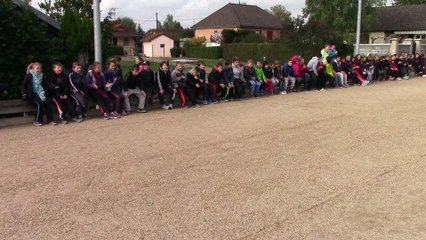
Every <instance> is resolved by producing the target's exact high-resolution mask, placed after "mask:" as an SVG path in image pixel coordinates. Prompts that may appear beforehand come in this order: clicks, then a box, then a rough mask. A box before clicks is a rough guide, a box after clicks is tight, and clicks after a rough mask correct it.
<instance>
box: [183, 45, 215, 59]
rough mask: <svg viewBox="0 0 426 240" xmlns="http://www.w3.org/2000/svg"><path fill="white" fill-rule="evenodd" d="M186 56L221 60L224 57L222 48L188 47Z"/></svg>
mask: <svg viewBox="0 0 426 240" xmlns="http://www.w3.org/2000/svg"><path fill="white" fill-rule="evenodd" d="M185 56H186V57H190V58H205V59H219V58H222V57H223V48H222V47H187V48H185Z"/></svg>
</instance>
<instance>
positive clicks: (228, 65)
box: [223, 62, 235, 102]
mask: <svg viewBox="0 0 426 240" xmlns="http://www.w3.org/2000/svg"><path fill="white" fill-rule="evenodd" d="M223 80H224V81H225V85H226V95H225V98H224V100H225V102H227V101H230V100H231V99H232V98H233V97H234V94H235V86H234V70H233V68H232V62H225V67H224V68H223Z"/></svg>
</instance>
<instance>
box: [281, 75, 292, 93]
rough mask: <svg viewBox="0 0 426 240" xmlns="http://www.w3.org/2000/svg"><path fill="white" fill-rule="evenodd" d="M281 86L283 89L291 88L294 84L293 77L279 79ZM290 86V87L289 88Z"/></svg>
mask: <svg viewBox="0 0 426 240" xmlns="http://www.w3.org/2000/svg"><path fill="white" fill-rule="evenodd" d="M281 84H282V86H281V87H280V89H281V90H283V91H288V90H290V91H291V90H293V88H294V86H295V85H296V78H295V77H285V78H284V80H282V81H281ZM289 88H290V89H289Z"/></svg>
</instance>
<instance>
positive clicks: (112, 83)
mask: <svg viewBox="0 0 426 240" xmlns="http://www.w3.org/2000/svg"><path fill="white" fill-rule="evenodd" d="M107 67H108V68H107V70H105V72H104V79H103V80H104V81H103V82H102V86H103V87H104V90H105V92H106V93H107V95H108V96H109V98H110V100H111V102H112V103H113V105H112V115H113V116H114V117H116V118H120V117H121V116H125V115H127V113H126V111H125V110H124V108H125V106H124V95H123V89H122V87H123V79H122V76H121V74H120V72H119V71H118V70H117V68H116V64H115V61H114V59H111V60H109V61H108V63H107Z"/></svg>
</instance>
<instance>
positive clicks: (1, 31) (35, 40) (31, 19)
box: [0, 1, 63, 98]
mask: <svg viewBox="0 0 426 240" xmlns="http://www.w3.org/2000/svg"><path fill="white" fill-rule="evenodd" d="M0 16H1V18H0V42H1V44H0V52H1V54H0V81H1V82H2V83H5V84H7V85H8V88H9V92H10V95H9V97H10V98H16V97H18V96H19V86H20V84H21V82H22V79H23V76H24V74H25V71H26V69H27V66H28V64H29V63H31V62H35V61H37V62H41V63H42V64H43V65H44V70H45V71H46V70H48V69H49V66H50V63H52V62H53V61H58V60H59V61H60V60H63V55H62V54H61V53H62V42H61V41H60V40H59V39H58V38H56V37H54V35H51V34H49V32H48V29H47V26H46V25H45V24H44V23H43V22H42V21H41V20H40V19H39V18H37V17H36V16H35V14H34V13H33V12H32V11H31V10H29V9H28V8H25V7H22V8H21V9H20V10H17V8H16V6H15V5H13V4H12V3H11V1H0Z"/></svg>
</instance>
